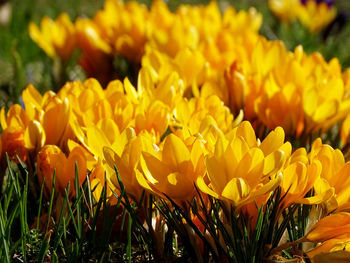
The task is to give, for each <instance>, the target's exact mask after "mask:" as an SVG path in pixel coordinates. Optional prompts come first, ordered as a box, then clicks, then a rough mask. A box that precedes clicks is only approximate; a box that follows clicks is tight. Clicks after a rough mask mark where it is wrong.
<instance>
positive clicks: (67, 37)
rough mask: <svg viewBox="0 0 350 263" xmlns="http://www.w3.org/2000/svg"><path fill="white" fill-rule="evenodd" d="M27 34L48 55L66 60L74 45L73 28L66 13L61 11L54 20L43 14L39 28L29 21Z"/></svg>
mask: <svg viewBox="0 0 350 263" xmlns="http://www.w3.org/2000/svg"><path fill="white" fill-rule="evenodd" d="M29 35H30V37H31V38H32V39H33V40H34V41H35V42H36V43H37V44H38V45H39V46H40V47H41V48H42V49H43V50H44V51H45V53H46V54H47V55H48V56H50V57H52V58H54V57H56V56H58V57H60V58H61V59H62V60H63V61H66V60H68V58H69V57H70V55H71V53H72V51H73V49H74V48H75V46H76V36H75V28H74V25H73V23H72V22H71V20H70V18H69V16H68V15H67V14H66V13H62V14H61V15H60V16H59V17H58V18H57V19H56V20H55V21H53V20H52V19H51V18H49V17H47V16H44V17H43V19H42V20H41V24H40V29H39V28H38V26H37V25H35V24H34V23H30V24H29Z"/></svg>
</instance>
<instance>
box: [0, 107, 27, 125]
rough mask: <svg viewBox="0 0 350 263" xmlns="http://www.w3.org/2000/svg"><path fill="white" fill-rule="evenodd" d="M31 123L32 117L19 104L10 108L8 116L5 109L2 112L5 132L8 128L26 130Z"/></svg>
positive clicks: (2, 123)
mask: <svg viewBox="0 0 350 263" xmlns="http://www.w3.org/2000/svg"><path fill="white" fill-rule="evenodd" d="M29 121H30V117H29V116H28V114H27V112H26V111H25V110H24V109H23V108H22V107H21V106H20V105H18V104H14V105H12V106H11V107H10V109H9V110H8V112H7V114H6V113H5V107H2V108H1V111H0V122H1V127H2V129H3V130H5V129H7V128H8V127H17V128H25V127H26V126H27V125H28V123H29Z"/></svg>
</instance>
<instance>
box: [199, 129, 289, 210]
mask: <svg viewBox="0 0 350 263" xmlns="http://www.w3.org/2000/svg"><path fill="white" fill-rule="evenodd" d="M283 141H284V132H283V129H281V128H277V129H276V130H275V131H273V132H271V133H270V134H269V136H267V138H266V139H265V140H264V141H263V142H262V143H261V144H260V145H258V142H257V140H256V137H255V133H254V130H253V128H252V126H251V125H250V123H249V122H242V123H241V124H239V125H238V126H237V127H236V128H235V129H233V132H232V133H231V138H230V139H229V140H227V139H225V138H219V139H218V141H217V143H216V148H215V152H214V154H213V155H212V156H209V157H207V159H206V166H207V172H208V178H204V177H203V176H199V177H198V178H197V184H198V187H199V189H200V190H201V191H203V192H204V193H207V194H209V195H212V196H214V197H215V198H219V199H222V200H226V201H229V202H230V203H232V204H233V205H234V206H236V207H237V206H242V205H244V204H247V203H249V202H251V201H253V200H255V199H257V198H259V197H261V196H263V195H265V194H267V193H269V192H271V191H272V190H273V189H274V188H276V187H277V186H278V185H279V183H280V182H281V179H282V176H281V174H276V173H277V171H278V170H279V169H280V168H281V167H282V166H283V164H284V161H285V158H286V156H288V155H289V154H290V150H291V146H290V144H289V143H286V144H284V143H283ZM282 150H284V151H282Z"/></svg>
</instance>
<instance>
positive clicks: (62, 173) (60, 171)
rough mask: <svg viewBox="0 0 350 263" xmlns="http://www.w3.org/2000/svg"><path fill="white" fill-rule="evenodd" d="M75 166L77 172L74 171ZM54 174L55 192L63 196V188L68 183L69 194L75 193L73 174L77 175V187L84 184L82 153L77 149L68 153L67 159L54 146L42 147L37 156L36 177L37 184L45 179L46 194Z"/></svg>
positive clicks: (84, 171)
mask: <svg viewBox="0 0 350 263" xmlns="http://www.w3.org/2000/svg"><path fill="white" fill-rule="evenodd" d="M75 165H77V169H78V170H77V171H76V170H75ZM54 173H55V177H56V180H55V190H57V191H59V192H60V193H61V194H64V190H65V188H66V187H67V186H68V183H70V194H71V195H72V194H73V195H74V193H75V184H74V182H75V174H76V173H77V174H78V178H79V186H80V185H81V184H82V183H83V182H84V180H85V178H86V174H87V170H86V159H85V156H84V152H83V151H82V149H80V148H79V147H76V148H74V149H73V151H71V152H70V154H69V156H68V158H67V157H66V156H65V154H64V153H63V152H62V151H61V149H60V148H58V147H57V146H55V145H46V146H44V147H43V148H42V149H41V150H40V152H39V153H38V155H37V175H38V179H39V183H40V184H42V183H43V181H44V178H45V186H46V189H47V191H48V192H50V191H51V190H52V182H53V174H54Z"/></svg>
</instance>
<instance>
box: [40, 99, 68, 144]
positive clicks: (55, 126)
mask: <svg viewBox="0 0 350 263" xmlns="http://www.w3.org/2000/svg"><path fill="white" fill-rule="evenodd" d="M69 112H70V107H69V102H68V99H67V98H65V99H64V100H63V101H62V102H60V101H56V100H55V101H52V102H51V103H50V104H48V109H47V110H46V111H45V113H44V116H43V121H42V126H43V128H44V130H45V134H46V143H47V144H58V143H59V142H60V140H61V139H62V137H63V135H64V131H65V129H66V127H67V125H68V120H69Z"/></svg>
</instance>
